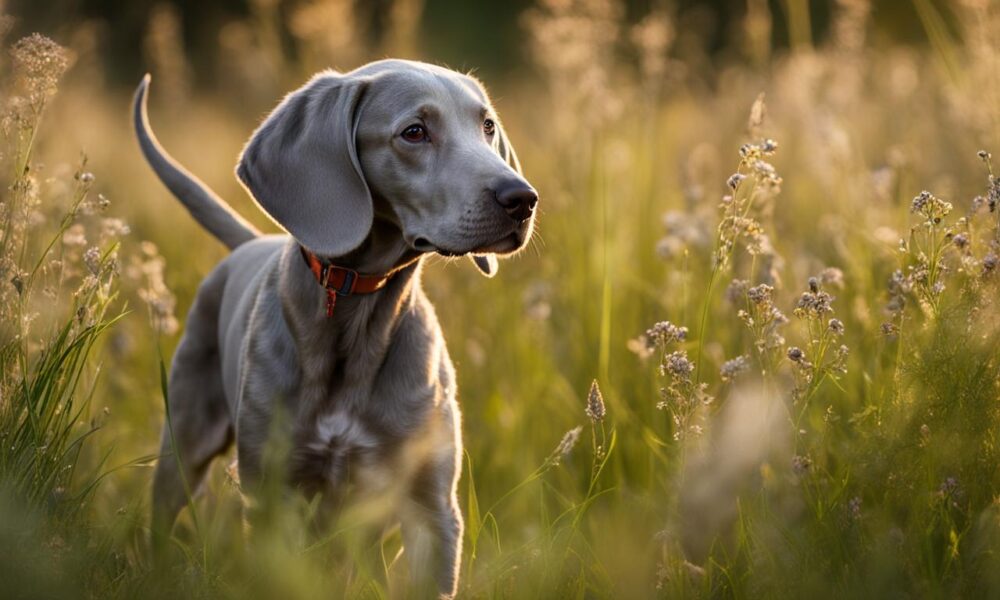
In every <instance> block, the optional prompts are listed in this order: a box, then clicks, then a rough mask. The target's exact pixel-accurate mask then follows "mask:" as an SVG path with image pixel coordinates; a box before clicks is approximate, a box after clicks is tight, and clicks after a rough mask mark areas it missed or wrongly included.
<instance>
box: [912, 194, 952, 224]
mask: <svg viewBox="0 0 1000 600" xmlns="http://www.w3.org/2000/svg"><path fill="white" fill-rule="evenodd" d="M951 209H952V206H951V203H949V202H945V201H944V200H941V199H940V198H938V197H937V196H935V195H934V194H932V193H930V192H928V191H927V190H924V191H922V192H920V193H919V194H917V195H916V196H914V198H913V202H912V203H911V204H910V212H912V213H914V214H919V215H921V216H923V217H924V218H925V219H927V222H928V223H932V224H937V223H940V222H941V219H942V218H944V217H945V216H947V215H948V213H950V212H951Z"/></svg>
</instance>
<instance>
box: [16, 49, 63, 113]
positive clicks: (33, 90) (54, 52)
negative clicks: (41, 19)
mask: <svg viewBox="0 0 1000 600" xmlns="http://www.w3.org/2000/svg"><path fill="white" fill-rule="evenodd" d="M10 54H11V61H12V63H13V67H14V72H15V73H16V74H17V76H18V79H19V80H20V81H21V82H22V84H23V85H24V86H25V88H26V89H27V91H28V97H29V101H30V102H31V103H32V104H33V105H38V104H39V103H42V104H44V102H45V100H46V99H47V98H48V97H49V96H52V94H54V93H55V92H56V84H57V83H58V82H59V78H60V77H62V75H63V73H65V72H66V69H67V68H69V63H70V55H69V52H68V51H67V50H66V49H65V48H63V47H62V46H60V45H59V44H57V43H55V42H54V41H52V40H51V39H49V38H47V37H45V36H44V35H41V34H38V33H33V34H31V35H29V36H28V37H26V38H22V39H21V40H18V42H17V43H15V44H14V46H13V47H12V48H11V50H10Z"/></svg>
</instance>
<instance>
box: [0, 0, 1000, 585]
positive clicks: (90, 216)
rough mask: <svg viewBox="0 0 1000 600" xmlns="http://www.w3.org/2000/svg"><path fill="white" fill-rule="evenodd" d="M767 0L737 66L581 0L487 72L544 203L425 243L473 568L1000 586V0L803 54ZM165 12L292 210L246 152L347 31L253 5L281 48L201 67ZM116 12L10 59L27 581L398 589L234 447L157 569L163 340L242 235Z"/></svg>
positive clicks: (519, 578) (19, 542) (541, 11)
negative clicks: (499, 77)
mask: <svg viewBox="0 0 1000 600" xmlns="http://www.w3.org/2000/svg"><path fill="white" fill-rule="evenodd" d="M805 4H807V3H804V2H796V1H793V0H790V1H789V2H788V5H790V6H798V7H799V8H802V7H803V6H805ZM748 6H749V7H750V10H749V13H748V17H747V19H746V22H745V24H744V25H745V26H744V28H743V30H742V31H740V32H739V35H736V34H734V37H733V39H732V40H731V41H730V43H729V46H728V50H727V51H726V52H725V53H724V58H716V59H713V60H710V59H709V57H708V56H707V55H705V54H703V53H699V51H698V50H697V48H696V47H694V46H692V36H695V35H696V34H697V32H696V31H692V30H690V29H689V28H686V27H684V26H681V25H679V24H678V23H677V22H676V20H675V19H674V18H673V15H672V14H671V13H669V12H663V13H659V12H654V13H651V14H649V15H648V16H645V17H643V18H642V19H641V20H640V21H638V22H636V23H632V24H629V23H626V22H625V20H624V11H623V9H622V8H621V7H620V6H618V5H617V4H615V3H613V2H605V1H602V0H566V1H565V2H561V1H556V0H545V1H543V2H540V3H539V5H538V6H537V7H535V8H532V9H530V10H529V11H528V12H527V13H526V14H525V15H524V17H523V21H522V22H523V27H524V36H525V37H524V40H525V43H528V44H530V49H531V55H532V56H533V57H534V65H533V66H532V68H531V69H530V72H526V73H525V74H524V76H523V77H520V78H517V79H510V80H504V81H497V82H490V81H487V82H486V83H487V85H488V86H489V87H490V88H491V91H492V92H493V94H494V96H495V99H496V104H497V106H498V109H499V110H500V113H501V115H502V116H503V118H504V122H505V125H506V127H507V129H508V131H509V133H510V135H511V138H512V140H513V142H514V144H515V146H516V147H517V150H518V153H519V155H520V157H521V161H522V163H523V164H524V165H525V172H526V175H527V177H528V178H529V179H530V180H531V182H532V183H533V184H534V186H535V187H536V188H537V189H538V190H539V191H540V193H541V198H542V199H541V204H540V210H541V214H540V223H539V230H538V234H537V236H536V239H535V241H534V242H533V244H532V245H531V247H530V248H529V249H528V250H527V251H525V252H524V253H522V254H521V255H520V256H519V257H517V258H515V259H513V260H509V261H506V262H504V263H502V264H501V269H500V273H499V275H498V276H497V277H496V278H494V279H483V278H480V277H479V276H478V275H477V274H476V272H475V270H474V269H473V268H472V267H471V266H470V265H469V264H468V261H465V260H460V261H455V262H449V261H446V260H444V259H440V258H432V259H430V260H429V264H428V267H427V268H426V269H425V278H424V285H425V287H426V289H427V291H428V294H429V296H430V297H431V299H432V301H434V302H435V304H436V306H437V307H438V312H439V315H440V318H441V321H442V326H443V328H444V331H445V336H446V338H447V340H448V343H449V348H450V351H451V354H452V357H453V358H454V360H455V362H456V365H457V367H458V374H459V390H460V399H461V404H462V410H463V413H464V419H463V430H464V439H465V445H466V450H467V452H466V460H465V463H464V472H463V475H462V481H461V502H462V508H463V513H464V515H465V522H466V532H465V543H464V559H463V567H462V578H461V583H460V592H459V595H460V597H467V598H485V597H501V598H562V597H580V598H582V597H588V598H590V597H593V598H598V597H600V598H604V597H609V598H610V597H614V598H649V597H738V598H759V597H852V598H853V597H878V598H886V597H949V598H950V597H970V598H987V597H1000V344H998V333H1000V330H998V326H1000V314H998V298H1000V296H998V292H1000V284H998V281H1000V268H998V260H1000V207H998V206H997V204H998V202H1000V177H995V176H994V174H993V173H994V172H997V173H998V175H1000V171H997V170H998V169H1000V155H998V158H997V159H995V160H996V161H997V162H996V164H994V159H993V158H992V156H991V155H990V152H991V151H994V150H995V151H997V152H1000V83H998V80H997V77H996V74H997V73H998V72H1000V36H998V35H997V33H998V32H1000V7H998V6H997V5H996V3H994V2H990V1H988V0H982V1H975V0H965V1H964V2H958V3H955V4H954V6H953V7H952V9H950V10H949V12H948V14H942V13H941V12H940V11H938V10H937V9H936V8H935V6H936V5H935V4H933V3H932V2H930V1H929V0H913V2H912V5H911V6H910V8H909V9H910V10H912V11H915V12H916V13H917V15H918V17H919V21H920V23H921V24H922V26H923V28H924V29H923V35H925V42H924V43H921V44H920V45H916V46H903V45H900V44H892V43H887V42H886V41H885V40H884V39H873V37H872V36H871V35H868V34H869V33H870V27H869V19H870V12H869V11H870V8H871V7H870V6H869V5H868V3H867V2H864V1H862V0H853V1H848V0H842V1H839V2H836V3H835V4H834V9H835V11H834V22H833V25H832V34H831V36H830V39H828V40H825V41H822V42H815V43H814V42H812V41H811V40H810V39H809V36H808V35H806V34H805V33H804V32H803V31H802V30H801V29H795V28H794V27H793V28H792V32H791V33H792V42H791V46H790V48H783V49H779V48H772V47H771V45H770V41H769V40H770V33H769V32H770V23H771V18H772V15H771V14H770V13H769V12H768V10H767V3H764V2H755V1H751V2H749V3H748ZM162 19H164V22H163V23H161V24H160V26H159V28H155V27H154V29H153V34H151V39H152V41H151V42H150V44H152V46H151V47H152V48H153V49H154V50H156V51H155V52H153V53H152V54H153V56H154V57H157V56H158V57H159V59H158V61H157V62H156V64H155V65H154V67H155V68H154V70H153V76H154V80H153V87H152V91H151V94H152V100H153V104H152V106H151V115H152V120H153V125H154V127H155V128H156V129H157V131H158V132H159V134H160V137H161V140H162V141H163V143H164V145H165V146H166V147H167V148H168V149H169V150H170V151H171V152H172V153H173V154H174V155H175V156H176V157H177V158H178V159H179V160H180V161H181V162H182V163H184V164H185V165H187V166H188V167H189V168H190V169H191V170H192V171H194V172H195V173H197V174H198V175H199V176H200V177H202V178H203V179H204V180H205V181H206V182H208V183H209V184H210V185H211V186H212V187H213V188H214V189H215V190H216V191H218V192H219V193H220V194H221V195H222V196H223V197H224V198H226V199H227V200H228V201H230V202H231V203H232V204H233V205H234V206H235V207H237V208H238V210H239V211H240V212H241V213H242V214H244V215H246V216H247V217H248V218H251V219H252V220H254V222H255V223H257V224H258V225H260V226H261V227H263V228H267V229H268V230H273V229H274V227H273V225H271V224H270V223H269V222H267V220H266V219H265V218H264V217H263V216H262V215H261V214H260V213H259V212H258V211H257V209H256V208H254V207H253V205H252V203H251V201H250V200H249V199H248V198H247V197H246V196H245V193H244V192H243V191H242V190H241V189H240V188H239V186H238V185H237V183H236V180H235V178H234V177H233V175H232V169H233V166H234V163H235V157H236V155H237V154H238V152H239V150H240V148H241V145H242V143H243V142H244V141H245V139H246V137H247V136H248V135H249V133H250V132H251V131H252V130H253V128H254V127H255V126H256V124H257V120H258V118H259V116H260V115H261V114H263V113H264V112H266V111H267V110H268V109H269V108H270V107H271V106H272V105H273V104H274V103H275V102H276V101H277V100H278V98H279V97H280V96H281V94H283V93H284V92H285V91H287V90H289V89H292V88H293V87H295V86H296V85H298V84H299V83H300V82H301V81H303V80H304V79H305V78H306V77H307V76H308V74H309V73H311V72H312V71H314V70H316V69H317V68H319V67H321V66H326V65H327V63H326V62H324V61H327V60H328V59H329V55H328V54H324V52H325V51H330V49H329V48H326V47H320V46H317V47H316V48H315V52H314V53H311V54H309V53H306V54H304V55H303V56H302V57H300V60H299V61H298V62H296V63H294V64H283V65H280V66H279V67H274V66H273V63H274V61H277V60H279V59H278V58H277V57H276V56H275V55H274V54H273V53H272V54H268V52H269V48H268V46H267V44H266V43H264V42H262V41H261V40H264V41H266V40H267V39H268V37H267V35H265V34H266V31H263V32H261V31H256V30H253V29H252V28H253V27H254V25H253V24H249V25H247V27H248V28H250V30H252V31H256V33H257V35H255V36H254V37H253V39H256V40H258V42H257V43H256V44H255V45H253V46H252V47H245V48H239V50H240V51H239V52H235V51H234V52H233V56H235V57H244V58H245V57H251V58H252V59H253V60H254V61H258V62H253V63H251V62H244V63H239V62H238V58H234V59H233V60H234V61H237V62H234V63H233V64H232V68H231V69H230V71H229V73H231V76H232V81H225V82H220V84H219V86H218V89H217V90H214V91H211V90H209V91H208V92H197V93H195V92H190V91H189V89H190V88H189V87H187V86H186V85H184V82H185V81H186V79H185V75H184V73H185V70H184V65H183V64H182V62H181V60H180V59H179V58H178V57H177V55H176V46H177V44H178V40H177V39H176V35H177V32H176V31H175V30H174V29H172V28H171V26H170V15H169V14H167V15H165V16H163V17H162ZM5 30H6V27H4V26H3V25H2V23H0V33H2V32H4V31H5ZM82 31H83V32H82V33H80V34H79V35H77V36H74V37H73V40H71V42H72V43H70V41H66V40H62V41H63V42H64V43H67V44H70V45H71V46H72V52H70V51H67V50H65V49H62V48H60V47H59V46H58V45H55V44H54V43H53V42H50V41H48V40H47V39H45V38H41V37H36V38H30V39H27V40H23V41H18V40H13V39H6V40H3V44H4V48H5V51H4V54H3V58H2V60H0V78H2V87H0V89H2V99H3V103H4V106H3V120H2V133H3V136H4V142H3V146H2V147H0V183H2V188H0V189H2V190H3V191H2V198H0V218H2V223H0V226H2V231H0V235H2V237H0V274H2V278H0V279H2V281H0V368H2V375H0V491H2V494H0V581H2V582H3V584H2V586H3V588H4V590H3V595H8V594H9V597H80V596H85V597H99V598H106V597H128V598H134V597H142V598H157V597H164V598H177V597H199V598H201V597H204V598H226V597H233V598H236V597H281V598H313V597H316V598H325V597H331V596H333V597H339V596H341V595H345V594H346V595H347V596H348V597H381V596H386V595H388V593H389V592H388V591H387V590H386V589H385V588H384V586H382V585H381V584H380V583H377V582H378V580H379V578H372V577H369V575H370V574H369V573H365V572H363V571H362V570H360V569H358V568H354V567H352V565H354V564H355V562H356V561H355V560H354V558H355V556H356V554H357V553H360V552H364V551H365V550H366V549H365V548H360V547H358V545H359V542H358V541H357V540H356V539H355V537H356V536H354V535H353V533H354V529H353V528H352V527H350V526H349V525H350V524H346V525H345V526H343V527H340V528H337V529H335V530H334V531H332V532H329V533H327V534H324V535H323V536H321V538H320V539H319V540H317V539H316V538H315V536H310V535H308V532H307V529H308V525H307V524H306V523H305V522H304V519H303V518H302V515H303V514H304V513H307V512H308V508H309V507H308V506H298V507H296V506H291V507H290V506H289V505H288V503H287V502H285V503H279V502H274V503H272V504H273V505H272V506H270V509H271V512H270V513H269V517H268V519H267V520H266V522H265V525H264V526H262V527H261V529H260V531H255V534H254V536H253V538H252V541H249V542H248V541H247V539H246V538H245V537H244V534H243V529H242V525H241V509H240V507H241V500H240V496H239V491H238V489H237V486H236V484H235V483H234V482H233V481H232V479H231V477H229V476H228V475H227V470H226V467H227V466H228V465H227V463H226V461H218V462H217V464H215V465H214V466H213V467H212V470H211V473H210V477H209V478H208V482H207V485H206V489H205V490H204V493H202V494H198V495H197V496H196V498H195V499H194V500H193V502H192V506H191V507H190V508H189V509H188V510H186V511H185V513H184V514H183V515H182V518H181V520H180V522H179V523H178V526H177V529H176V530H175V540H174V541H175V543H174V544H173V545H172V550H171V554H170V556H169V557H168V559H167V561H166V562H165V563H164V564H160V565H157V566H155V567H154V565H153V564H152V562H151V558H150V555H149V549H148V539H147V538H148V512H149V488H150V480H151V474H152V469H151V466H152V465H153V464H154V461H155V460H156V458H157V457H156V456H155V453H156V452H157V441H158V435H159V429H160V426H161V424H162V422H163V415H164V400H163V398H164V396H163V391H162V388H161V380H160V369H161V364H162V365H168V364H169V360H170V356H171V353H172V351H173V348H174V346H175V345H176V342H177V340H178V337H179V331H180V328H182V327H183V317H184V314H185V311H186V310H187V308H188V306H189V304H190V302H191V299H192V296H193V294H194V291H195V289H196V287H197V285H198V282H199V281H200V279H201V278H202V277H203V276H204V275H205V274H206V273H207V272H208V270H209V269H210V268H211V267H212V265H213V264H215V262H217V261H218V260H220V259H221V258H222V257H223V256H224V249H223V248H222V246H221V245H220V244H218V243H217V242H215V241H214V240H213V239H212V238H211V237H210V236H209V235H208V234H207V233H205V232H204V231H202V230H200V229H199V227H198V226H197V224H195V223H194V222H193V220H192V219H191V218H190V217H189V216H188V215H187V214H186V213H185V212H184V210H183V208H182V207H181V206H180V205H179V203H177V202H176V201H175V200H173V199H172V198H171V197H170V196H169V194H168V192H166V190H164V189H163V188H162V186H160V185H159V183H158V182H157V181H156V180H155V178H154V176H153V175H152V173H151V172H150V171H149V169H148V168H147V167H146V166H145V164H144V163H143V162H142V160H141V157H140V155H139V152H138V149H137V147H136V143H135V141H134V139H133V136H132V132H131V130H130V128H129V120H128V102H129V95H128V91H127V90H115V89H109V88H108V87H106V86H104V85H103V83H102V81H103V79H102V75H101V70H100V66H99V64H98V63H97V62H96V61H95V60H94V59H93V57H92V56H91V55H89V54H88V53H87V48H88V46H87V44H86V40H87V37H86V31H85V30H82ZM172 36H173V37H172ZM231 38H232V39H230V38H226V39H227V40H229V43H231V44H240V43H242V44H249V42H247V41H246V40H245V39H243V38H241V37H239V36H235V35H234V36H231ZM7 49H10V52H8V51H7ZM334 50H336V49H334ZM251 51H252V52H251ZM382 51H383V49H381V48H368V49H364V51H361V50H356V49H355V52H356V54H354V55H351V57H352V59H351V60H356V61H357V64H360V63H361V62H363V61H364V60H365V59H366V58H372V57H375V56H378V54H379V53H380V52H382ZM269 56H270V57H271V62H270V63H269V62H268V61H267V60H264V59H265V58H267V57H269ZM251 58H245V60H246V61H250V60H251ZM424 58H426V59H428V60H433V58H434V57H433V56H424ZM71 63H72V64H71ZM268 64H271V65H272V67H271V68H270V70H268V68H265V67H266V66H267V65H268ZM338 64H341V63H338ZM255 65H257V68H255ZM343 66H350V65H343ZM64 70H65V74H63V71H64ZM57 88H58V89H57ZM81 150H82V151H83V152H84V153H85V157H86V158H85V159H83V158H81ZM925 190H926V191H925ZM161 357H162V359H161ZM592 386H596V387H592ZM598 396H600V397H599V398H598ZM588 409H589V410H588ZM574 442H575V443H574ZM168 459H169V457H168ZM399 545H400V541H399V534H398V532H389V534H388V535H387V536H386V538H385V539H384V540H383V543H382V552H383V554H384V555H385V557H386V564H388V563H389V562H390V561H391V559H392V557H393V555H394V554H395V552H396V550H397V549H398V548H399ZM397 570H398V566H397V565H395V564H393V565H391V566H389V567H388V571H389V573H388V576H389V580H390V582H392V581H394V574H395V573H396V571H397ZM393 585H394V584H393ZM390 587H391V586H390ZM345 590H346V591H345Z"/></svg>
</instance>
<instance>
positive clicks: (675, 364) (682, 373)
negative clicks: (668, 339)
mask: <svg viewBox="0 0 1000 600" xmlns="http://www.w3.org/2000/svg"><path fill="white" fill-rule="evenodd" d="M661 369H662V370H663V371H664V372H665V373H669V374H670V375H673V376H674V377H678V378H683V379H688V378H689V377H690V375H691V373H692V372H693V371H694V363H693V362H691V361H690V360H688V356H687V352H685V351H683V350H680V351H678V352H671V353H670V354H668V355H667V356H666V357H664V359H663V365H662V367H661Z"/></svg>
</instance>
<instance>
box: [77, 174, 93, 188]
mask: <svg viewBox="0 0 1000 600" xmlns="http://www.w3.org/2000/svg"><path fill="white" fill-rule="evenodd" d="M79 179H80V183H82V184H84V185H90V184H92V183H94V174H93V173H91V172H90V171H86V172H83V173H80V177H79Z"/></svg>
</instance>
